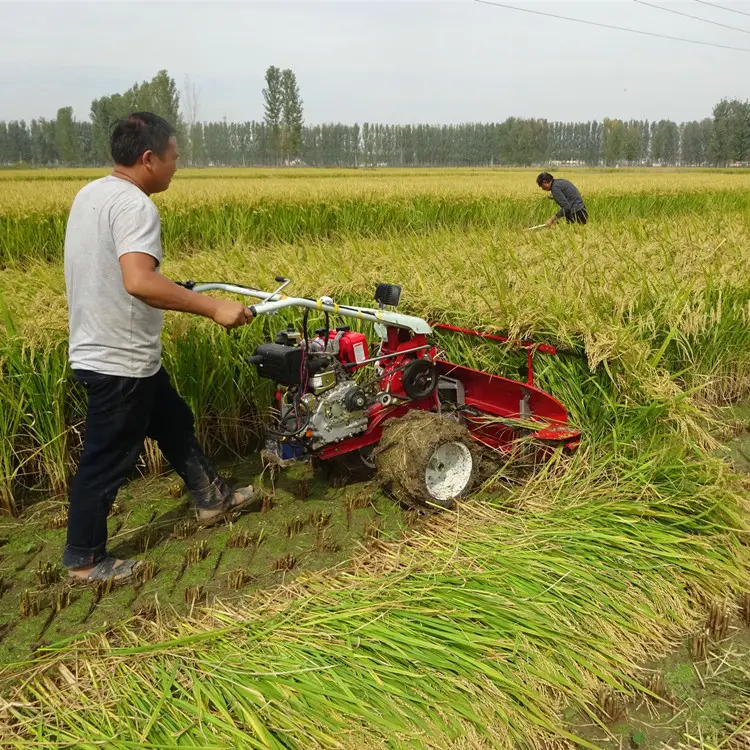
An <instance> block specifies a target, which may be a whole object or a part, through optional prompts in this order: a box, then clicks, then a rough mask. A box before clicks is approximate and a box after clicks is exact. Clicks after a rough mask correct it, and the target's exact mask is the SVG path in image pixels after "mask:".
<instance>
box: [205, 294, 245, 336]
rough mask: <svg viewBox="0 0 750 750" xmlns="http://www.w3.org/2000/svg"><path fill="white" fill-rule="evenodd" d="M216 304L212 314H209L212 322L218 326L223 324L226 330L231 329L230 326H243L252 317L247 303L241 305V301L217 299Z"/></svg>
mask: <svg viewBox="0 0 750 750" xmlns="http://www.w3.org/2000/svg"><path fill="white" fill-rule="evenodd" d="M217 301H218V303H219V304H218V305H217V306H216V310H215V311H214V314H213V315H212V316H211V317H212V319H213V320H214V322H216V323H218V324H219V325H220V326H224V328H226V329H227V331H231V330H232V328H238V327H239V326H244V325H245V324H246V323H250V321H252V319H253V314H252V312H251V311H250V308H249V307H247V305H243V304H242V302H234V301H232V300H217Z"/></svg>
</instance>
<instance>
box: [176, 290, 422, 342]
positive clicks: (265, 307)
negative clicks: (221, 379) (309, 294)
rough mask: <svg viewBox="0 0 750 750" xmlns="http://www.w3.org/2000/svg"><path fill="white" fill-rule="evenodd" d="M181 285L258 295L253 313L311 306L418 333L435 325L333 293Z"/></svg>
mask: <svg viewBox="0 0 750 750" xmlns="http://www.w3.org/2000/svg"><path fill="white" fill-rule="evenodd" d="M276 281H277V282H278V283H280V284H283V285H284V286H286V285H287V284H288V283H289V280H288V279H286V278H284V277H283V276H277V277H276ZM181 286H184V287H185V288H186V289H192V291H194V292H210V291H214V290H215V291H222V292H229V293H231V294H241V295H243V296H245V297H255V298H256V299H259V300H261V303H260V304H258V305H250V311H251V312H252V313H253V316H256V315H267V314H269V313H274V312H277V311H278V310H281V309H283V308H286V307H303V308H307V309H308V310H320V311H321V312H327V313H333V314H334V315H341V316H343V317H346V318H357V319H358V320H366V321H368V322H370V323H384V324H385V325H389V326H395V327H397V328H406V329H408V330H411V331H413V332H414V333H421V334H429V333H431V332H432V328H431V327H430V326H429V324H428V323H427V322H426V321H425V320H422V318H417V317H415V316H412V315H404V314H402V313H399V312H395V311H392V310H380V309H375V308H369V307H355V306H352V305H339V304H337V303H336V302H334V301H333V300H332V299H331V298H330V297H320V298H319V299H317V300H313V299H307V298H305V297H286V296H284V295H283V294H281V293H280V291H279V290H276V291H274V292H264V291H263V290H261V289H253V288H251V287H246V286H240V285H238V284H226V283H224V282H221V281H209V282H205V283H197V282H194V281H186V282H183V283H182V284H181Z"/></svg>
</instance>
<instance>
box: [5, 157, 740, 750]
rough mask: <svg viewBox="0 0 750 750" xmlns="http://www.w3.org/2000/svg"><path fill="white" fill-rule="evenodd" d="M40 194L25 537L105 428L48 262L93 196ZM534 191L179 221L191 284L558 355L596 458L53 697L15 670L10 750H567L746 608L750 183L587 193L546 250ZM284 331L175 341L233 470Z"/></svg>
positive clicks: (376, 549)
mask: <svg viewBox="0 0 750 750" xmlns="http://www.w3.org/2000/svg"><path fill="white" fill-rule="evenodd" d="M216 175H219V176H216ZM35 176H36V177H39V178H40V179H38V180H36V181H34V182H33V183H29V184H26V183H24V181H23V180H20V181H18V180H16V179H13V178H10V177H8V176H7V175H2V176H0V196H11V195H16V196H20V195H21V191H14V190H13V185H14V183H16V187H17V186H19V185H20V186H24V188H23V190H24V191H25V192H24V193H23V197H22V199H21V198H19V199H18V200H19V205H20V204H21V203H23V204H24V205H25V208H24V209H23V210H25V211H28V212H29V215H30V216H31V215H33V216H41V217H46V218H47V219H48V221H47V223H46V224H45V223H44V221H39V222H37V223H36V224H34V223H33V222H26V223H24V220H23V219H22V214H21V213H20V211H21V209H19V208H14V209H11V210H9V211H8V212H7V213H6V214H5V217H6V219H7V224H6V226H10V225H11V222H12V221H13V220H14V219H13V218H12V217H11V214H12V213H13V211H16V214H15V217H16V218H18V219H19V221H18V223H17V224H16V225H14V226H15V229H11V230H9V234H7V235H6V238H7V237H9V236H10V234H12V233H13V232H15V234H13V236H14V237H15V238H16V240H18V242H17V243H16V244H12V245H10V244H6V254H5V262H4V263H3V264H2V265H4V266H5V267H4V268H2V269H0V291H1V292H2V295H3V298H4V307H3V309H4V310H5V311H6V312H5V316H4V322H3V323H0V325H1V326H2V330H3V331H4V333H5V334H6V335H5V337H4V339H2V341H1V342H0V363H1V364H2V381H0V467H1V468H2V471H3V481H2V482H0V498H1V499H2V501H3V502H4V503H5V506H6V508H8V509H10V508H11V507H12V504H13V502H14V501H15V500H20V499H21V498H22V496H23V495H24V493H25V492H28V491H29V487H30V486H33V485H37V486H40V485H43V484H44V481H47V482H49V484H50V485H52V489H56V490H57V491H62V489H63V487H64V486H65V482H66V477H67V473H68V472H69V470H70V466H71V463H72V461H71V451H74V449H75V447H76V445H77V439H78V438H77V433H76V426H77V425H78V424H79V422H80V419H81V416H82V403H81V394H80V393H79V391H78V389H77V388H76V387H74V386H73V385H72V384H71V381H70V379H69V377H68V374H67V370H66V365H65V335H66V326H65V314H64V309H65V308H64V293H63V285H62V269H61V265H60V262H59V247H58V248H57V250H54V251H50V252H48V253H47V254H46V255H45V254H38V255H35V253H34V248H35V245H34V244H33V243H34V238H35V237H36V238H37V239H38V240H39V241H41V242H42V243H47V247H48V250H49V248H51V247H52V244H50V243H54V242H56V241H57V239H56V238H58V239H59V235H58V232H59V230H60V227H63V226H64V210H65V206H66V205H67V204H66V201H69V200H70V197H71V196H72V195H73V194H74V193H75V190H76V189H77V187H78V186H80V184H82V179H78V177H79V175H78V174H76V173H70V174H66V175H65V176H64V177H63V178H62V179H61V178H60V177H61V174H60V173H55V172H47V173H35ZM90 176H92V175H89V174H86V178H88V177H90ZM533 177H534V173H533V172H530V171H521V170H515V171H514V170H497V171H490V170H456V171H449V170H440V171H435V172H430V171H428V170H411V171H404V172H399V171H396V170H390V171H384V172H380V171H378V172H375V173H368V172H364V171H363V172H354V171H345V170H340V171H331V172H322V171H321V172H310V171H300V172H292V171H289V172H283V173H279V172H274V171H261V170H258V171H252V172H243V171H240V170H237V171H235V170H226V171H221V172H214V171H204V172H198V171H196V172H189V171H187V170H186V171H185V172H184V173H181V174H179V176H178V178H177V179H176V181H175V185H174V187H173V188H172V189H170V191H169V192H168V193H166V194H165V195H164V196H162V197H161V198H159V201H160V206H161V208H162V209H163V215H164V220H165V250H166V258H167V259H166V261H165V263H164V272H165V273H166V274H167V275H168V276H169V277H171V278H174V279H178V280H180V279H186V278H192V279H196V280H217V279H224V280H228V281H237V282H240V283H244V284H254V285H257V286H259V287H268V286H269V285H270V284H272V279H273V277H274V276H275V275H277V274H283V275H286V276H288V277H290V278H291V279H292V280H293V286H292V287H291V288H290V289H291V290H293V291H294V292H295V293H299V294H301V295H311V296H317V295H320V294H330V295H331V296H333V297H334V298H335V299H337V300H339V301H357V302H360V303H362V302H368V301H369V300H370V299H371V294H372V290H373V289H374V286H375V284H376V283H377V282H380V281H388V282H393V283H399V284H401V285H402V286H403V287H404V294H403V302H402V307H403V309H404V310H406V311H408V312H412V313H415V314H418V315H421V316H423V317H426V318H431V319H439V320H443V321H446V322H453V323H456V324H458V325H475V326H479V327H482V328H486V329H488V330H497V331H503V332H507V333H509V334H510V335H511V336H524V337H530V338H532V339H535V340H539V341H549V342H550V343H553V344H555V345H556V346H558V348H559V350H560V354H559V356H558V357H548V356H544V355H537V356H538V367H539V382H540V384H541V385H542V387H545V388H547V389H548V390H550V391H551V392H552V393H553V394H555V395H556V396H558V397H559V398H560V399H561V400H562V401H563V402H564V403H565V404H566V405H567V406H568V407H569V409H570V412H571V415H572V417H573V419H574V421H575V422H576V423H577V424H578V425H579V426H580V427H581V428H582V429H583V430H584V435H585V440H584V447H583V449H582V450H581V452H580V453H579V454H578V456H577V457H576V458H575V459H574V461H573V463H572V465H570V466H569V467H568V471H567V472H566V473H564V474H562V475H558V474H557V473H555V472H549V473H548V474H543V475H542V476H540V477H538V478H537V479H535V480H533V481H531V482H530V483H529V484H528V485H526V486H525V487H521V488H514V489H512V490H511V489H509V490H507V492H504V493H503V495H502V497H501V498H499V499H498V498H495V499H487V498H485V497H482V498H480V499H479V500H477V501H472V502H470V503H469V504H467V505H464V506H459V509H458V511H457V513H456V514H455V515H448V514H446V515H445V516H443V517H442V518H440V519H437V520H435V521H434V522H433V523H432V524H430V525H429V526H428V527H427V528H425V529H423V530H421V531H415V532H412V535H411V536H410V537H408V538H407V539H405V540H401V541H399V542H389V541H384V540H374V541H373V543H372V545H373V546H372V547H371V549H370V550H369V552H368V553H367V555H364V554H363V556H362V557H361V558H359V559H358V560H357V561H356V565H355V567H354V568H353V569H352V570H351V571H350V572H348V573H346V574H343V575H340V576H339V577H338V578H336V579H335V580H331V578H330V577H326V576H323V577H320V578H315V579H314V580H312V581H310V582H309V583H308V584H305V585H300V586H298V587H296V588H294V589H292V590H290V591H286V592H284V591H281V592H279V591H276V592H273V593H271V594H267V595H260V598H256V599H252V600H250V601H248V602H247V603H246V604H242V603H240V604H233V605H232V607H225V608H224V607H221V606H218V607H216V606H215V607H213V608H211V609H209V611H208V612H207V613H206V615H205V616H203V617H201V618H200V619H198V620H196V621H194V622H187V623H184V622H183V623H171V624H167V625H165V624H164V623H160V624H159V625H158V626H157V625H155V626H153V628H152V629H151V630H148V629H147V630H145V631H144V630H143V629H141V630H139V631H135V630H133V629H132V628H130V627H129V626H127V625H124V626H120V627H118V628H116V629H115V630H113V631H110V632H108V633H107V634H99V635H94V636H92V637H91V639H90V640H88V641H78V642H75V644H74V646H73V647H72V649H71V650H69V649H70V644H62V645H61V646H60V647H59V648H55V649H52V650H51V651H50V652H48V653H41V654H38V655H37V657H36V661H35V662H34V663H33V665H32V669H33V670H35V671H34V672H33V674H32V679H31V681H29V682H23V681H21V680H20V679H19V678H20V676H21V675H29V674H31V673H29V671H28V670H29V665H26V664H22V665H17V666H15V667H11V668H9V669H8V670H6V675H5V676H7V677H9V678H15V679H16V683H15V684H16V686H17V689H14V690H11V691H10V692H8V693H7V697H8V700H9V702H8V703H7V705H6V704H0V707H2V706H5V708H4V710H2V711H0V737H2V739H3V742H5V743H6V744H7V745H8V746H9V747H19V748H20V747H31V746H44V745H43V744H42V745H40V744H39V743H44V742H47V743H48V744H49V746H51V747H57V746H66V745H67V746H87V744H86V743H88V744H90V745H91V746H92V747H94V746H101V745H106V746H108V747H112V748H118V749H119V748H123V749H124V748H130V747H135V746H138V747H153V748H157V747H166V746H172V745H175V746H176V745H179V744H183V745H185V746H197V745H200V746H211V747H217V748H218V747H221V748H225V747H226V748H229V747H238V746H246V747H258V748H269V747H271V748H277V747H278V748H282V747H283V748H297V747H300V748H302V747H304V748H311V747H323V748H337V749H338V748H359V747H365V746H366V747H373V748H380V747H383V748H385V747H429V748H433V747H434V748H445V747H467V748H469V747H472V748H480V747H482V748H483V747H508V748H511V747H513V748H517V747H531V748H542V747H544V748H552V747H562V746H564V745H565V744H566V743H567V742H568V741H569V740H571V730H570V728H569V727H568V726H567V725H566V723H565V721H564V719H563V717H562V710H563V709H564V708H565V707H568V708H569V707H571V706H572V707H574V708H576V709H578V710H580V711H581V712H583V713H584V714H586V715H589V716H591V717H592V719H593V717H594V716H595V715H596V710H595V705H594V702H595V698H594V696H595V695H596V693H597V691H598V690H599V689H600V688H601V687H602V686H606V689H607V690H611V691H616V692H618V693H621V694H623V695H632V694H634V693H637V692H638V691H639V690H641V689H642V686H640V685H639V684H638V682H637V680H636V678H635V677H634V675H635V673H636V665H637V663H638V662H639V661H641V660H643V659H646V658H648V657H652V656H654V655H658V654H661V653H664V652H665V651H667V650H668V649H669V648H671V647H672V646H673V645H674V644H675V642H676V640H677V639H678V638H680V637H681V636H682V635H684V634H685V633H686V632H688V631H689V630H690V629H691V628H692V627H694V626H695V624H696V622H697V621H698V619H699V618H700V617H701V616H702V614H701V607H702V606H703V605H705V604H707V603H708V601H709V600H710V599H711V598H712V597H714V596H717V595H723V594H724V593H727V592H731V591H733V590H735V589H737V588H741V587H742V586H743V585H744V584H743V581H744V579H745V578H746V570H747V567H748V565H749V564H750V558H749V557H748V547H747V546H746V539H747V534H748V522H747V511H748V508H747V507H746V506H747V503H746V498H745V494H744V492H743V491H742V488H741V487H740V486H739V485H738V484H737V482H736V480H735V478H733V477H732V476H731V475H730V472H729V471H728V469H727V467H726V466H725V464H723V463H722V462H721V461H719V460H718V459H715V458H712V457H711V456H710V455H709V453H708V451H709V450H710V449H712V448H714V447H715V446H716V445H717V439H716V435H715V432H714V430H713V428H714V426H715V424H714V422H713V421H712V420H713V418H714V415H715V413H716V409H717V408H718V407H724V406H727V405H731V404H736V403H738V402H740V401H742V400H743V399H745V398H746V397H747V395H748V392H749V391H750V327H749V326H748V322H749V320H748V318H749V317H750V281H749V280H748V276H747V273H746V268H747V265H748V261H749V260H750V250H749V249H748V247H750V245H749V243H748V241H747V240H748V219H747V216H748V212H747V209H748V207H749V206H748V198H747V195H748V191H747V187H748V180H749V177H748V175H746V174H745V173H739V172H728V171H727V172H713V171H699V172H679V171H672V170H670V171H666V170H665V171H661V170H650V171H637V170H634V171H630V170H623V171H610V172H605V171H591V172H588V171H581V172H577V173H575V175H574V180H575V181H576V182H577V184H579V186H580V187H581V188H582V190H583V192H584V195H585V196H586V198H587V202H588V204H589V207H590V209H591V215H592V221H591V223H590V224H589V225H588V226H586V227H567V226H560V227H557V228H555V229H554V230H553V231H549V232H539V233H533V232H526V231H524V229H523V228H524V227H525V226H527V225H528V224H531V223H538V220H539V219H542V218H545V217H546V216H548V215H550V214H551V213H552V210H553V209H552V205H551V204H550V203H549V202H547V201H544V200H543V196H542V195H541V191H538V190H537V189H536V186H535V185H534V182H533ZM45 187H49V188H50V193H48V194H46V196H47V197H44V196H45V192H44V190H45ZM52 193H54V195H52ZM50 195H52V197H50ZM38 196H42V197H38ZM35 200H38V201H39V202H38V203H36V204H35V205H34V201H35ZM45 201H49V202H47V203H45ZM0 203H2V204H3V205H4V202H3V201H2V200H0ZM32 206H33V207H32ZM19 217H21V218H19ZM50 217H51V218H50ZM34 233H36V234H34ZM19 242H20V244H18V243H19ZM24 243H27V244H24ZM9 249H10V250H9ZM286 322H287V317H285V316H277V317H275V318H261V319H259V320H257V321H255V322H254V323H253V324H252V325H251V326H248V327H246V328H244V329H242V330H240V331H236V332H235V333H233V334H232V335H230V336H226V335H224V334H223V332H221V331H219V330H218V329H217V327H216V326H214V325H212V324H210V323H209V322H207V321H202V320H195V319H190V318H188V317H187V316H181V315H177V314H169V315H168V316H167V326H166V331H165V360H166V364H167V366H168V367H169V368H170V370H171V371H172V374H173V376H174V380H175V382H176V383H177V385H178V387H179V388H180V390H181V391H182V392H183V393H184V394H185V396H186V398H187V399H188V401H189V402H190V404H191V406H192V407H193V409H194V410H195V412H196V416H197V417H198V423H199V428H200V430H201V437H202V438H203V439H204V440H205V441H207V442H210V441H213V445H214V446H219V445H223V446H227V447H232V448H234V449H235V450H244V449H246V445H244V446H243V441H245V443H246V442H247V436H248V434H251V431H252V427H253V426H254V425H255V424H257V410H258V409H259V408H261V407H262V406H263V404H264V402H265V399H266V398H267V396H268V394H267V390H264V387H260V384H259V383H258V381H257V379H256V377H255V375H254V373H253V372H252V370H251V368H249V367H247V366H246V365H245V364H244V362H243V358H244V357H245V356H246V355H248V354H250V353H252V350H253V348H254V346H255V345H256V344H257V343H258V342H260V341H262V340H266V339H268V338H269V336H272V335H273V332H274V331H275V330H276V329H277V328H280V327H282V326H283V325H285V324H286ZM311 325H312V324H311ZM440 341H441V344H442V345H443V346H444V347H445V348H446V350H447V351H448V354H449V356H451V357H452V358H455V359H456V360H458V361H461V362H465V363H467V364H470V365H477V366H481V367H487V368H490V369H496V370H498V371H507V369H508V368H510V367H512V366H513V364H514V359H513V357H512V355H511V354H509V353H508V352H506V351H505V350H502V349H497V348H494V347H492V346H489V345H488V344H486V343H481V344H479V345H471V346H470V345H467V343H466V342H465V341H462V340H460V339H455V338H451V337H446V338H444V339H443V338H441V340H440ZM510 374H511V375H513V374H515V373H513V372H512V371H510ZM40 415H41V416H40ZM196 606H197V604H196ZM62 685H65V686H67V689H68V690H71V691H74V692H69V693H67V694H65V695H67V696H68V697H67V698H66V697H65V696H64V695H63V694H62V692H61V690H60V687H61V686H62ZM462 743H463V744H462ZM579 746H585V745H584V744H583V743H580V744H579Z"/></svg>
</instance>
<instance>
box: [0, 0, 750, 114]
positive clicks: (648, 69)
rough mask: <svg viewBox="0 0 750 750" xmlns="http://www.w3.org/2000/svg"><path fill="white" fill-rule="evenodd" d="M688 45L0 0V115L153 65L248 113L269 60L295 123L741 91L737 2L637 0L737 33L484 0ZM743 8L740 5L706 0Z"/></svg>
mask: <svg viewBox="0 0 750 750" xmlns="http://www.w3.org/2000/svg"><path fill="white" fill-rule="evenodd" d="M498 1H499V2H500V1H504V2H506V3H507V4H509V5H516V6H518V7H522V8H526V9H530V10H535V11H539V12H542V13H553V14H562V15H567V16H572V17H575V18H580V19H587V20H591V21H597V22H600V23H607V24H612V25H618V26H627V27H630V28H637V29H643V30H648V31H651V32H654V33H661V34H668V35H672V36H682V37H686V38H690V39H697V40H702V41H706V42H713V43H715V44H724V45H729V46H735V47H743V48H746V49H747V50H748V52H736V51H731V50H726V49H716V48H712V47H705V46H697V45H693V44H685V43H681V42H675V41H669V40H666V39H659V38H652V37H646V36H639V35H636V34H631V33H625V32H621V31H615V30H610V29H604V28H597V27H594V26H587V25H583V24H577V23H571V22H569V21H564V20H557V19H553V18H547V17H543V16H538V15H532V14H529V13H525V12H518V11H515V10H509V9H505V8H500V7H495V6H488V5H480V4H478V3H476V2H473V0H453V2H441V1H436V0H430V1H429V2H428V1H426V0H422V1H421V2H419V1H418V2H402V1H401V0H392V1H391V2H363V1H362V0H341V1H339V2H325V3H324V2H285V1H283V0H276V2H265V3H261V2H250V1H247V0H246V1H245V2H232V3H222V2H161V3H156V2H145V1H141V2H138V0H130V2H128V3H127V4H126V3H115V2H107V1H106V0H99V1H98V2H88V3H73V2H50V3H39V2H33V1H31V0H27V2H14V3H10V2H4V1H3V0H0V120H10V119H16V118H25V119H30V118H32V117H37V116H44V117H54V114H55V112H56V110H57V108H58V107H61V106H67V105H70V106H72V107H73V108H74V111H75V115H76V117H77V118H78V119H85V118H87V117H88V113H89V106H90V103H91V100H92V99H93V98H95V97H98V96H101V95H105V94H112V93H115V92H121V91H124V90H125V89H127V88H128V87H130V86H131V85H132V84H133V82H135V81H136V80H138V81H140V80H143V79H146V78H151V77H152V76H153V75H154V74H155V73H156V72H157V71H158V70H159V69H161V68H166V69H167V70H168V71H169V73H170V75H172V76H173V77H174V78H175V79H176V81H177V83H178V86H179V87H180V88H183V87H184V80H185V76H190V77H191V79H192V80H193V81H194V82H195V83H196V87H197V89H198V90H199V93H200V106H199V113H198V114H199V118H200V119H203V120H217V119H220V118H222V117H226V118H227V119H228V120H230V121H232V120H251V119H262V117H263V101H262V95H261V89H262V87H263V74H264V71H265V69H266V67H267V66H268V65H277V66H279V67H281V68H286V67H289V68H292V69H293V70H294V72H295V73H296V74H297V80H298V82H299V85H300V89H301V93H302V98H303V101H304V108H305V119H306V121H307V122H311V123H315V122H324V121H340V122H348V123H352V122H360V123H361V122H364V121H370V122H373V121H377V122H390V123H406V122H434V123H437V122H444V123H448V122H462V121H496V120H503V119H505V118H506V117H509V116H519V117H546V118H547V119H551V120H587V119H600V118H602V117H619V118H626V119H629V118H648V119H661V118H671V119H675V120H678V121H679V120H690V119H699V118H702V117H706V116H709V115H710V113H711V108H712V106H713V104H714V103H715V102H717V101H718V100H719V99H721V98H722V97H738V98H742V99H746V98H750V75H748V74H749V73H750V15H747V16H745V15H741V14H739V13H736V12H735V13H732V12H728V11H722V10H719V9H717V8H713V7H709V6H708V5H706V4H703V3H700V2H697V1H696V0H691V1H690V2H687V1H683V2H669V0H649V1H650V2H652V3H654V4H658V5H661V6H663V7H668V8H672V9H674V10H679V11H681V12H684V13H690V14H693V15H696V16H702V17H704V18H706V19H711V20H714V21H717V22H720V23H724V24H727V25H729V26H735V27H737V28H738V29H745V30H747V32H748V33H742V31H735V30H730V29H724V28H720V27H717V26H711V25H709V24H707V23H701V22H699V21H693V20H690V19H687V18H682V17H679V16H676V15H673V14H670V13H666V12H663V11H660V10H656V9H654V8H651V7H645V6H643V5H641V4H638V3H637V2H635V0H629V1H627V2H623V1H622V0H619V1H609V0H597V1H596V2H570V1H569V0H554V1H552V0H547V1H546V2H532V1H530V0H515V2H514V0H498ZM716 4H723V5H725V6H726V7H729V8H734V9H735V10H741V11H744V12H745V13H748V14H750V2H738V1H737V0H716Z"/></svg>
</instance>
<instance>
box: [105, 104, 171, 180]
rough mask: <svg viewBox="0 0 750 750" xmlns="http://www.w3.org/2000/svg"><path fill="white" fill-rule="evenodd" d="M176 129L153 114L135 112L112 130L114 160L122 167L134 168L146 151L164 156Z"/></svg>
mask: <svg viewBox="0 0 750 750" xmlns="http://www.w3.org/2000/svg"><path fill="white" fill-rule="evenodd" d="M173 135H174V128H173V127H172V126H171V125H170V124H169V123H168V122H167V121H166V120H165V119H164V118H162V117H159V115H155V114H154V113H153V112H133V113H132V114H130V115H128V116H127V117H125V118H123V119H122V120H120V121H119V122H118V123H117V124H116V125H115V126H114V128H113V129H112V141H111V149H112V159H113V160H114V162H115V164H119V165H120V166H121V167H132V166H133V165H134V164H135V163H136V162H137V161H138V159H140V158H141V156H143V154H144V153H146V151H153V152H154V153H155V154H156V155H157V156H163V155H164V154H165V153H166V151H167V147H168V146H169V139H170V138H171V137H172V136H173Z"/></svg>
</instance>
